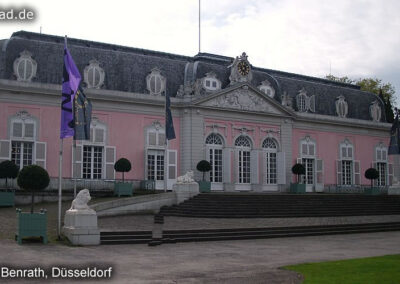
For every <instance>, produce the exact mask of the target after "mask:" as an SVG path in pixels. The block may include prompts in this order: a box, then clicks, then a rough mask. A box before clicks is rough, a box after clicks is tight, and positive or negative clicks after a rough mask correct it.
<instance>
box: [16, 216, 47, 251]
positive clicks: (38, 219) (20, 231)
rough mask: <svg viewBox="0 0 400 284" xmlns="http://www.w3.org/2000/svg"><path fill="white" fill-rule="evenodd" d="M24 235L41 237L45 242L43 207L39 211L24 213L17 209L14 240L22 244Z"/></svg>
mask: <svg viewBox="0 0 400 284" xmlns="http://www.w3.org/2000/svg"><path fill="white" fill-rule="evenodd" d="M25 237H41V238H42V240H43V243H44V244H47V212H46V210H44V209H41V210H40V213H32V214H31V213H26V212H21V209H17V232H16V234H15V240H16V241H17V242H18V244H22V239H23V238H25Z"/></svg>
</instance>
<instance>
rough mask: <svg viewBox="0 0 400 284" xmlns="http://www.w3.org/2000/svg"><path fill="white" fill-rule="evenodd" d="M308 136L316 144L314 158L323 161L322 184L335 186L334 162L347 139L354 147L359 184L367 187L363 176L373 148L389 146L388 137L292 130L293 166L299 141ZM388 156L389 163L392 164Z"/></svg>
mask: <svg viewBox="0 0 400 284" xmlns="http://www.w3.org/2000/svg"><path fill="white" fill-rule="evenodd" d="M306 136H309V137H310V138H311V139H312V140H314V141H315V142H316V158H318V159H322V160H323V161H324V184H325V185H329V184H332V185H333V184H336V183H337V180H336V179H337V177H336V161H337V160H339V159H340V154H339V145H340V143H342V142H343V141H344V140H345V139H348V140H349V141H350V142H351V143H352V144H353V146H354V160H358V161H360V166H361V169H360V174H361V184H363V185H368V184H370V181H369V180H367V179H366V178H365V176H364V172H365V170H366V169H368V168H370V167H373V164H372V163H373V161H374V160H375V158H374V155H375V154H374V153H375V147H376V146H377V145H378V144H379V143H383V144H384V145H385V146H386V147H388V146H389V137H373V136H368V135H356V134H348V133H336V132H325V131H313V130H302V129H293V138H292V143H293V148H292V149H293V150H292V151H293V152H292V153H293V159H292V162H293V164H294V163H296V160H297V158H300V152H299V151H300V141H301V140H302V139H304V138H305V137H306ZM392 160H393V159H392V157H391V156H389V162H392Z"/></svg>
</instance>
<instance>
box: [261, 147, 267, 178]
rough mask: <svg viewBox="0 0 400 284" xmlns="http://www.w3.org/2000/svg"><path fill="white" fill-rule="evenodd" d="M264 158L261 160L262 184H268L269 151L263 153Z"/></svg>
mask: <svg viewBox="0 0 400 284" xmlns="http://www.w3.org/2000/svg"><path fill="white" fill-rule="evenodd" d="M261 153H262V158H261V169H262V171H261V183H262V184H266V183H267V180H266V179H267V151H262V152H261Z"/></svg>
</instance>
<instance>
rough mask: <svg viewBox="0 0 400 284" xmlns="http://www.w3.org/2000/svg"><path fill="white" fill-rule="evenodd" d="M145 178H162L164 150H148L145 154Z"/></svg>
mask: <svg viewBox="0 0 400 284" xmlns="http://www.w3.org/2000/svg"><path fill="white" fill-rule="evenodd" d="M147 179H148V180H164V151H156V150H150V151H149V153H148V154H147Z"/></svg>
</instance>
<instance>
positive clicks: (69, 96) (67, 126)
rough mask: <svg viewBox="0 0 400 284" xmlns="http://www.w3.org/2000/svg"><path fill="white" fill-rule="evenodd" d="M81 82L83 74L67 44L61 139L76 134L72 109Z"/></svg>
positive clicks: (65, 50)
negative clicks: (80, 72)
mask: <svg viewBox="0 0 400 284" xmlns="http://www.w3.org/2000/svg"><path fill="white" fill-rule="evenodd" d="M80 82H81V74H79V71H78V68H77V67H76V65H75V62H74V60H73V59H72V56H71V54H70V53H69V51H68V49H67V46H66V45H65V46H64V67H63V83H62V102H61V128H60V138H61V139H63V138H66V137H71V136H74V133H75V132H74V114H73V111H72V110H73V101H74V98H75V94H76V91H77V90H78V88H79V84H80Z"/></svg>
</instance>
